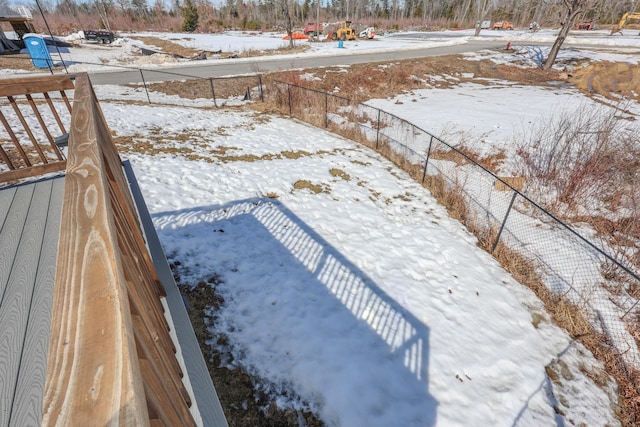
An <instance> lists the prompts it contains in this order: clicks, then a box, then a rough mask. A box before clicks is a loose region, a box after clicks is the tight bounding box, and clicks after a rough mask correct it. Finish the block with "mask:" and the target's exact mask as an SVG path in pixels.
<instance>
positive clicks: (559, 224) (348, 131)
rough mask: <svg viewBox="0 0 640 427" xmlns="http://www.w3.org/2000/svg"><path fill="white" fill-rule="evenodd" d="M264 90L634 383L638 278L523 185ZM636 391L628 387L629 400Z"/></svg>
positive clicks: (324, 104)
mask: <svg viewBox="0 0 640 427" xmlns="http://www.w3.org/2000/svg"><path fill="white" fill-rule="evenodd" d="M269 89H270V93H269V97H270V99H271V98H272V99H273V100H274V102H275V103H276V104H277V106H278V107H279V109H281V110H282V111H285V112H288V114H289V115H291V116H293V117H295V118H298V119H301V120H303V121H306V122H308V123H310V124H313V125H315V126H318V127H324V128H327V129H329V130H331V131H333V132H335V133H338V134H340V135H343V136H345V137H348V138H350V139H352V140H355V141H358V142H360V143H362V144H364V145H366V146H368V147H370V148H373V149H375V150H376V151H378V152H379V153H381V154H383V155H384V156H385V157H387V158H388V159H389V160H391V161H392V162H394V163H395V164H396V165H397V166H399V167H400V168H402V169H403V170H405V171H407V172H408V173H409V174H410V175H411V176H412V177H413V178H414V179H416V180H417V181H419V182H422V183H423V184H424V185H425V186H426V187H427V188H429V190H430V191H431V192H432V194H433V195H434V196H435V197H436V198H437V199H438V200H439V201H440V202H441V203H442V204H443V205H444V206H445V207H446V208H447V209H448V211H449V213H450V214H451V215H452V216H453V217H455V218H457V219H459V220H460V221H461V222H463V223H464V224H465V225H466V226H467V228H468V229H469V230H470V231H472V232H473V233H474V234H475V235H476V236H477V238H478V244H479V245H480V246H481V247H483V248H484V249H486V250H487V251H489V252H490V253H492V254H493V255H494V256H495V257H496V258H497V259H498V260H499V261H500V262H501V264H502V265H503V266H504V267H505V268H506V269H507V270H508V271H509V272H511V273H512V275H513V276H514V277H515V278H516V279H517V280H518V281H520V282H521V283H523V284H525V285H527V286H528V287H530V288H531V289H532V290H533V291H534V292H535V293H536V294H537V295H538V297H540V298H541V300H542V301H543V302H544V303H545V305H546V306H547V309H548V310H549V311H550V313H551V314H552V316H553V318H554V320H556V321H557V322H558V323H559V324H561V325H562V326H564V327H566V328H567V330H568V332H569V333H570V334H571V335H572V336H573V337H580V339H581V341H582V342H583V343H584V344H585V345H586V346H587V347H588V348H589V349H590V350H591V351H592V352H594V354H595V355H596V357H598V358H599V359H600V360H602V361H603V362H605V365H606V366H607V370H608V371H610V373H613V374H614V375H616V374H615V372H611V371H616V370H617V371H618V374H619V373H620V372H622V373H623V374H624V376H626V377H627V378H628V380H629V381H628V383H629V382H630V384H632V385H633V384H634V378H635V379H636V381H637V379H638V372H640V352H639V349H638V347H639V345H640V344H639V343H640V332H639V329H640V328H639V326H640V305H639V304H638V302H639V300H640V277H639V276H638V272H637V271H636V270H635V268H636V267H637V266H634V265H632V264H631V262H629V261H627V260H626V259H624V258H622V257H620V256H619V255H618V253H617V252H616V250H615V248H611V247H609V246H608V245H607V244H606V243H605V242H604V241H599V240H597V239H596V238H594V237H593V234H594V233H593V232H591V231H590V230H589V229H584V228H583V229H576V228H572V227H571V226H569V225H568V224H566V223H565V222H563V221H562V220H560V219H559V218H557V217H556V216H555V215H553V214H552V213H551V212H549V211H547V210H545V209H544V208H542V207H541V206H540V205H538V204H537V203H536V202H535V201H533V200H532V199H531V198H529V197H527V196H526V195H525V194H523V193H522V192H521V189H522V186H523V185H524V180H523V179H522V178H511V177H499V176H497V175H496V174H494V173H493V172H491V171H490V170H488V169H487V168H486V167H484V166H483V165H482V164H480V163H478V162H477V161H475V160H474V159H472V158H471V156H469V155H468V154H467V153H465V151H464V149H460V148H456V147H453V146H451V145H449V144H447V143H446V142H445V141H442V140H441V139H440V138H438V137H436V136H434V135H432V134H431V133H429V132H427V131H425V130H423V129H420V128H419V127H417V126H415V125H413V124H411V123H409V122H407V121H406V120H403V119H401V118H399V117H397V116H395V115H393V114H390V113H388V112H385V111H382V110H380V109H377V108H374V107H371V106H368V105H365V104H361V103H352V102H351V101H350V100H349V99H348V98H344V97H341V96H337V95H334V94H330V93H326V92H322V91H318V90H314V89H309V88H304V87H301V86H299V85H294V84H291V83H284V82H276V83H275V84H274V85H272V86H271V87H270V88H269ZM603 359H604V360H603ZM616 378H617V379H618V380H619V381H620V375H616ZM639 387H640V384H637V382H636V383H635V385H633V388H634V390H633V394H634V396H635V399H636V400H638V398H639V397H640V389H639ZM636 409H637V408H636ZM635 417H636V418H634V419H635V420H636V421H638V422H640V419H638V418H637V417H638V414H637V413H636V415H635Z"/></svg>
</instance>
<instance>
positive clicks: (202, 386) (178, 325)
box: [123, 161, 228, 427]
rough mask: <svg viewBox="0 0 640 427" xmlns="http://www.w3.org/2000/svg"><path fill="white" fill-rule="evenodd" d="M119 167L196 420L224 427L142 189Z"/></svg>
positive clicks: (128, 168)
mask: <svg viewBox="0 0 640 427" xmlns="http://www.w3.org/2000/svg"><path fill="white" fill-rule="evenodd" d="M123 166H124V170H125V172H126V174H127V179H128V181H129V185H130V187H131V193H132V195H133V198H134V200H135V202H136V206H137V208H138V215H139V216H140V220H141V222H142V226H143V229H144V234H145V238H146V240H147V245H148V246H149V252H150V253H151V257H152V259H153V264H154V265H155V267H156V270H157V272H158V276H159V277H160V281H161V282H162V285H163V286H164V289H165V292H166V293H167V297H166V303H167V305H168V307H169V311H170V317H171V319H172V320H173V325H174V328H175V331H176V335H177V338H178V342H179V344H180V348H181V350H182V356H183V358H184V363H185V367H186V369H187V374H188V376H189V381H190V382H191V386H192V387H193V394H194V398H195V403H196V404H197V405H198V410H199V412H200V415H201V417H202V419H201V420H200V421H201V422H202V423H203V425H204V426H207V427H210V426H211V427H228V423H227V419H226V417H225V415H224V412H223V410H222V405H221V404H220V400H219V399H218V394H217V393H216V390H215V387H214V385H213V381H212V380H211V375H210V374H209V370H208V369H207V365H206V363H205V361H204V357H203V356H202V351H201V350H200V346H199V344H198V340H197V339H196V336H195V333H194V332H193V326H192V325H191V321H190V320H189V315H188V314H187V310H186V308H185V306H184V301H183V300H182V295H180V291H179V290H178V287H177V286H176V283H175V281H174V279H173V274H172V273H171V269H170V268H169V265H168V264H167V259H166V257H165V254H164V250H163V249H162V245H161V244H160V239H159V238H158V235H157V233H156V229H155V227H154V226H153V222H152V220H151V216H150V215H149V211H148V210H147V205H146V204H145V202H144V198H143V196H142V192H141V191H140V188H139V187H138V182H137V181H136V178H135V174H134V173H133V169H131V165H130V164H129V162H128V161H125V162H123Z"/></svg>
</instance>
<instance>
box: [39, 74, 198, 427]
mask: <svg viewBox="0 0 640 427" xmlns="http://www.w3.org/2000/svg"><path fill="white" fill-rule="evenodd" d="M162 296H163V288H162V286H161V284H160V282H159V281H158V277H157V274H156V270H155V269H154V267H153V264H152V262H151V259H150V257H149V253H148V251H147V248H146V246H145V242H144V238H143V235H142V232H141V228H140V224H139V222H138V216H137V211H136V207H135V204H134V202H133V200H132V198H131V194H130V192H129V188H128V184H127V181H126V179H125V176H124V174H123V171H122V166H121V161H120V158H119V156H118V153H117V151H116V149H115V146H114V144H113V141H112V139H111V136H110V133H109V129H108V127H107V125H106V122H105V120H104V117H103V115H102V111H101V109H100V106H99V104H98V102H97V99H96V96H95V93H94V92H93V88H92V87H91V83H90V81H89V78H88V76H87V75H86V74H80V75H78V76H77V79H76V88H75V98H74V102H73V114H72V119H71V129H70V132H69V148H68V160H67V173H66V178H65V191H64V201H63V207H62V224H61V228H60V241H59V246H58V258H57V266H56V279H55V289H54V301H53V317H52V320H51V338H50V341H49V356H48V369H47V380H46V387H45V396H44V410H43V425H64V426H67V425H78V426H85V425H101V426H102V425H132V426H133V425H135V426H139V425H140V426H144V425H165V426H178V425H179V426H192V425H195V423H194V420H193V418H192V416H191V413H190V412H189V406H190V405H191V401H190V398H189V396H188V394H187V391H186V390H185V388H184V386H183V383H182V381H181V376H182V372H181V370H180V367H179V365H178V363H177V360H176V357H175V354H174V352H175V347H174V345H173V343H172V341H171V338H170V337H169V333H168V331H169V326H168V324H167V322H166V320H165V317H164V315H163V308H162V305H161V302H160V297H162Z"/></svg>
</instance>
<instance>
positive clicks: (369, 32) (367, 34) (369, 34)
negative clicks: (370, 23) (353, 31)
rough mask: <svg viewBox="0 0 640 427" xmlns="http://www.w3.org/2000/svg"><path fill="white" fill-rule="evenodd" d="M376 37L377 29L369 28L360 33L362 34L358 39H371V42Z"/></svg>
mask: <svg viewBox="0 0 640 427" xmlns="http://www.w3.org/2000/svg"><path fill="white" fill-rule="evenodd" d="M375 35H376V29H375V28H373V27H367V28H365V29H364V30H362V31H360V34H358V37H360V38H361V39H369V40H371V39H372V38H374V37H375Z"/></svg>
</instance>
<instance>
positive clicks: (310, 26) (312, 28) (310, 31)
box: [302, 22, 322, 37]
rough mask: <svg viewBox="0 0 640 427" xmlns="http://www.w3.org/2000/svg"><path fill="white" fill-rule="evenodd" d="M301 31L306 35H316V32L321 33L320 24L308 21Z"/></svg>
mask: <svg viewBox="0 0 640 427" xmlns="http://www.w3.org/2000/svg"><path fill="white" fill-rule="evenodd" d="M302 32H303V33H304V34H305V35H307V36H312V37H318V34H322V24H317V25H316V23H315V22H308V23H307V26H306V27H304V29H303V30H302Z"/></svg>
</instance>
